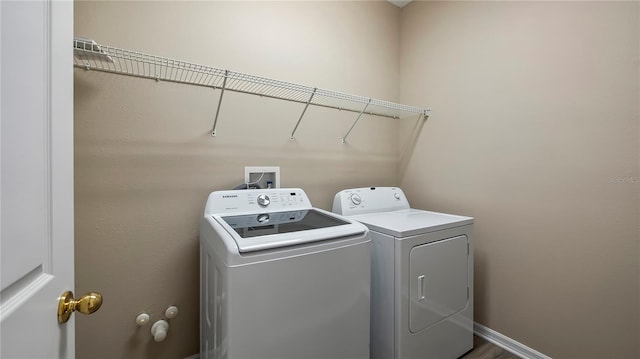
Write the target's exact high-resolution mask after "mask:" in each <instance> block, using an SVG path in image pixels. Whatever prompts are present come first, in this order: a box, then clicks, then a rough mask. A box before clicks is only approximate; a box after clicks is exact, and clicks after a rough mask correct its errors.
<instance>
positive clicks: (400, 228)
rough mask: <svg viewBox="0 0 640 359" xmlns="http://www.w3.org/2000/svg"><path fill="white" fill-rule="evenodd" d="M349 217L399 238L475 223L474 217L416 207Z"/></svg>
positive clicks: (370, 227) (372, 228) (377, 230)
mask: <svg viewBox="0 0 640 359" xmlns="http://www.w3.org/2000/svg"><path fill="white" fill-rule="evenodd" d="M349 219H352V220H356V221H358V222H361V223H364V224H365V225H366V226H367V227H369V229H371V230H373V231H376V232H380V233H384V234H387V235H391V236H394V237H399V238H404V237H410V236H415V235H419V234H424V233H430V232H435V231H439V230H443V229H448V228H454V227H460V226H464V225H467V224H472V223H473V218H472V217H465V216H457V215H452V214H446V213H438V212H430V211H424V210H420V209H414V208H410V209H402V210H397V211H389V212H377V213H367V214H360V215H355V216H350V217H349Z"/></svg>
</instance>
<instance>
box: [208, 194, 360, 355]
mask: <svg viewBox="0 0 640 359" xmlns="http://www.w3.org/2000/svg"><path fill="white" fill-rule="evenodd" d="M200 243H201V246H200V248H201V251H200V252H201V257H200V268H201V272H200V273H201V275H200V283H201V296H200V298H201V299H200V310H201V316H200V318H201V319H200V328H201V332H200V352H201V353H200V358H201V359H211V358H215V359H312V358H313V359H336V358H341V359H348V358H354V359H356V358H357V359H369V306H370V281H371V278H370V273H371V269H370V265H371V240H370V239H369V234H368V230H367V227H365V226H364V225H362V224H361V223H358V222H355V221H352V220H349V219H346V218H343V217H341V216H338V215H336V214H333V213H330V212H327V211H323V210H320V209H316V208H312V206H311V203H310V202H309V199H308V198H307V195H306V194H305V193H304V191H302V190H301V189H280V188H278V189H258V190H235V191H219V192H213V193H211V194H210V195H209V198H208V200H207V204H206V208H205V211H204V217H203V218H202V221H201V225H200Z"/></svg>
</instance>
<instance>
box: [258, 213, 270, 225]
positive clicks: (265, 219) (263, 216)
mask: <svg viewBox="0 0 640 359" xmlns="http://www.w3.org/2000/svg"><path fill="white" fill-rule="evenodd" d="M267 222H269V215H268V214H266V213H263V214H259V215H258V223H267Z"/></svg>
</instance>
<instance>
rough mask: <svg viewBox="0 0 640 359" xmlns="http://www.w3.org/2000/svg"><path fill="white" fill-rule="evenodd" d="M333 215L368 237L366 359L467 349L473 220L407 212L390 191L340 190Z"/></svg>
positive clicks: (399, 195)
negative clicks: (355, 224)
mask: <svg viewBox="0 0 640 359" xmlns="http://www.w3.org/2000/svg"><path fill="white" fill-rule="evenodd" d="M333 212H335V213H339V214H342V215H344V216H347V217H348V218H350V219H353V220H356V221H359V222H361V223H363V224H365V225H366V226H367V227H369V229H370V230H371V232H370V233H371V240H372V242H373V251H372V264H371V358H372V359H391V358H393V359H431V358H432V359H453V358H458V357H460V356H462V355H464V354H465V353H466V352H468V351H470V350H471V349H473V240H472V238H473V233H472V230H473V218H471V217H463V216H456V215H450V214H444V213H436V212H429V211H423V210H419V209H412V208H410V206H409V201H408V200H407V198H406V196H405V194H404V192H403V191H402V190H401V189H400V188H397V187H367V188H355V189H347V190H343V191H341V192H339V193H337V194H336V196H335V198H334V202H333Z"/></svg>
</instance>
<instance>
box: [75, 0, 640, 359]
mask: <svg viewBox="0 0 640 359" xmlns="http://www.w3.org/2000/svg"><path fill="white" fill-rule="evenodd" d="M638 7H639V6H638V3H637V2H624V3H612V2H567V3H559V2H429V3H424V2H414V3H412V4H410V5H408V6H407V7H405V8H404V9H403V10H402V11H400V10H398V9H397V8H395V7H393V6H392V5H390V4H388V3H386V2H353V3H351V2H278V3H276V2H257V3H254V2H76V5H75V11H76V14H75V34H76V35H80V36H87V37H91V38H94V39H95V40H97V41H98V42H100V43H105V44H109V45H112V46H119V47H124V48H129V49H133V50H140V51H146V52H150V53H155V54H159V55H163V56H168V57H173V58H178V59H184V60H189V61H192V62H196V63H203V64H206V65H211V66H216V67H221V68H228V69H231V70H235V71H241V72H248V73H253V74H256V75H262V76H269V77H274V78H277V79H281V80H286V81H292V82H298V83H302V84H308V85H313V86H319V87H324V88H329V89H335V90H340V91H344V92H350V93H356V94H361V95H366V96H372V97H377V98H383V99H387V100H391V101H397V100H400V101H401V102H403V103H407V104H411V105H417V106H431V107H432V109H433V115H432V117H431V118H430V119H429V120H428V121H427V123H426V125H425V126H424V128H423V129H422V131H420V132H417V135H418V136H417V139H416V142H415V143H412V141H409V140H407V139H411V137H412V135H413V134H416V132H411V128H412V126H413V125H414V123H413V122H412V121H404V122H400V123H401V124H402V127H401V128H400V129H399V128H398V124H399V122H397V121H391V120H387V119H379V118H365V119H364V120H363V121H361V122H360V123H359V124H358V126H357V127H356V129H355V130H354V132H353V133H352V135H351V137H350V141H349V144H348V145H342V144H340V140H339V139H340V138H341V137H342V136H343V135H344V133H345V132H346V131H347V130H348V128H349V126H350V125H351V123H352V121H353V119H354V116H353V114H350V113H341V112H336V111H330V110H323V109H317V108H311V109H310V110H309V111H308V113H307V115H306V116H305V119H304V120H303V122H302V124H301V126H300V128H299V131H298V134H297V136H296V137H297V141H296V142H290V141H289V140H288V136H289V133H290V132H291V130H292V129H293V126H294V125H295V122H296V120H297V118H298V116H299V114H300V112H301V110H302V108H301V106H300V105H297V104H289V103H280V102H277V101H274V100H268V99H260V98H253V97H250V96H246V95H237V94H232V93H227V94H225V100H224V102H223V105H222V109H221V114H220V116H221V117H220V122H219V127H218V137H216V138H211V137H210V136H209V135H208V131H209V130H210V127H211V125H212V120H213V115H214V114H215V109H216V102H217V98H218V94H219V92H218V91H213V90H210V89H204V88H193V87H189V86H185V85H177V84H169V83H155V82H153V81H149V80H142V79H134V78H127V77H123V76H116V75H110V74H101V73H96V72H91V71H89V72H87V71H84V70H79V69H76V70H75V104H76V105H75V131H76V133H75V146H76V162H75V166H76V291H78V292H84V291H88V290H100V291H102V292H103V294H104V295H105V305H104V307H103V308H102V309H101V310H100V311H99V312H97V313H95V314H94V315H93V316H91V317H83V316H78V317H77V318H76V321H77V344H76V345H77V354H78V358H136V359H137V358H154V359H156V358H159V359H161V358H182V357H186V356H189V355H192V354H194V353H195V352H196V351H197V350H198V349H197V343H198V333H197V331H198V290H199V286H198V257H197V250H198V247H197V246H198V227H197V226H198V221H199V217H200V215H201V212H202V206H203V205H204V200H205V197H206V195H207V194H208V193H209V192H210V191H213V190H218V189H227V188H231V187H233V186H235V185H236V184H238V183H239V182H240V181H241V180H242V178H243V168H244V166H245V165H278V166H281V171H282V184H283V186H297V187H302V188H304V189H305V190H306V191H307V193H308V194H309V195H310V196H311V200H312V202H313V203H314V204H315V205H316V206H318V207H321V208H325V209H326V208H329V207H330V205H331V200H332V196H333V194H334V193H335V192H336V191H337V190H339V189H341V188H345V187H354V186H367V185H373V184H375V185H398V184H400V185H402V186H403V187H404V189H405V191H406V192H407V193H408V195H409V196H410V198H412V204H413V205H414V206H415V207H419V208H425V209H432V210H440V211H445V212H452V213H459V214H466V215H472V216H474V217H475V218H476V227H475V228H476V230H475V235H476V236H475V239H476V253H475V259H476V268H475V270H476V296H475V300H476V318H475V319H476V321H477V322H479V323H480V324H483V325H485V326H488V327H490V328H492V329H494V330H497V331H499V332H501V333H503V334H505V335H507V336H509V337H511V338H513V339H515V340H518V341H520V342H522V343H524V344H526V345H528V346H530V347H532V348H534V349H536V350H539V351H541V352H543V353H545V354H547V355H550V356H552V357H554V358H589V357H592V358H602V357H607V358H613V357H617V358H625V357H626V358H637V357H639V356H640V348H639V346H638V345H639V344H638V343H639V342H640V328H639V326H640V311H639V309H638V306H639V305H640V265H639V263H638V262H639V259H638V258H640V246H639V244H640V242H639V231H640V229H639V223H640V220H639V219H640V207H639V206H640V201H639V194H640V190H639V187H640V180H638V179H639V178H640V171H639V167H640V160H639V159H640V157H639V153H640V146H639V143H638V138H639V135H640V126H639V123H638V122H639V120H638V118H639V113H640V99H639V96H640V94H639V89H638V87H639V85H638V84H639V83H640V71H639V70H638V66H639V64H640V53H639V50H638V49H639V48H640V39H639V35H638V34H639V32H640V28H639V25H638V24H639V22H640V11H639V9H638ZM398 40H400V41H398ZM400 130H402V131H400ZM398 137H400V140H399V139H398ZM398 169H399V171H398ZM170 304H176V305H178V306H179V307H180V310H181V313H180V315H179V316H178V317H177V318H175V319H173V320H172V321H171V325H172V327H171V329H170V334H169V337H168V339H167V340H166V341H165V342H163V343H154V342H152V341H151V337H150V335H149V333H148V331H149V327H145V328H137V327H136V326H135V324H134V318H135V316H136V314H137V313H138V312H140V311H142V310H146V311H148V312H149V313H151V314H152V316H153V318H154V319H157V318H158V317H159V315H160V312H161V311H163V310H164V309H165V308H166V307H167V306H168V305H170Z"/></svg>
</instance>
